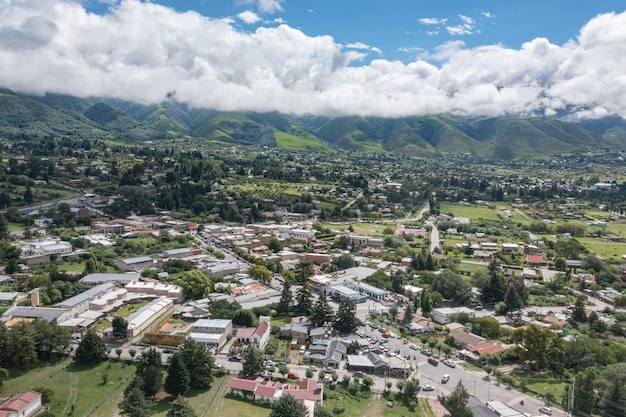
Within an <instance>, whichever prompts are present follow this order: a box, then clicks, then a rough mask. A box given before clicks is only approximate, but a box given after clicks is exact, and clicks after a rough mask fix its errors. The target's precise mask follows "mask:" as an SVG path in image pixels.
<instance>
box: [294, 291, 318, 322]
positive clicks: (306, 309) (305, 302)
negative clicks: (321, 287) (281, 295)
mask: <svg viewBox="0 0 626 417" xmlns="http://www.w3.org/2000/svg"><path fill="white" fill-rule="evenodd" d="M312 308H313V302H312V296H311V291H310V290H309V286H308V285H303V286H302V288H300V289H299V290H298V292H297V294H296V306H295V308H294V309H295V311H296V313H297V314H300V315H302V316H307V317H308V316H309V314H311V309H312Z"/></svg>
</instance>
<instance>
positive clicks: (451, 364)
mask: <svg viewBox="0 0 626 417" xmlns="http://www.w3.org/2000/svg"><path fill="white" fill-rule="evenodd" d="M443 364H444V365H446V366H449V367H450V368H456V363H455V362H453V361H451V360H450V359H446V360H444V361H443Z"/></svg>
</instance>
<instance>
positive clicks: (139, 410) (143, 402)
mask: <svg viewBox="0 0 626 417" xmlns="http://www.w3.org/2000/svg"><path fill="white" fill-rule="evenodd" d="M152 408H153V405H152V403H151V402H150V401H148V400H147V399H146V397H145V396H144V395H143V391H142V390H141V388H139V387H138V386H135V387H133V388H132V389H131V390H130V391H128V393H126V394H125V395H124V399H123V400H122V402H121V404H120V409H121V410H122V414H125V415H127V416H128V417H150V415H151V414H152Z"/></svg>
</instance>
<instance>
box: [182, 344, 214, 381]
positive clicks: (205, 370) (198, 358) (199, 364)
mask: <svg viewBox="0 0 626 417" xmlns="http://www.w3.org/2000/svg"><path fill="white" fill-rule="evenodd" d="M180 353H181V355H182V359H183V362H185V367H187V370H190V369H191V370H192V371H191V372H190V373H189V377H190V386H191V387H192V388H206V387H208V386H209V385H210V384H211V381H212V380H213V375H212V372H211V366H212V365H213V364H214V362H215V359H213V356H212V355H211V352H209V351H208V350H207V348H206V346H205V345H203V344H201V343H198V342H196V341H195V340H192V339H185V341H184V342H183V344H182V349H181V351H180Z"/></svg>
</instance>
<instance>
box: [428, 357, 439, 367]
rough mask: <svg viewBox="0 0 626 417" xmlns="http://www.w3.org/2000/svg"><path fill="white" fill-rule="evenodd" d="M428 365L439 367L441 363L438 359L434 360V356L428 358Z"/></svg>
mask: <svg viewBox="0 0 626 417" xmlns="http://www.w3.org/2000/svg"><path fill="white" fill-rule="evenodd" d="M428 363H429V364H431V365H433V366H437V365H439V361H438V360H437V359H435V358H433V357H432V356H431V357H430V358H428Z"/></svg>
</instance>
